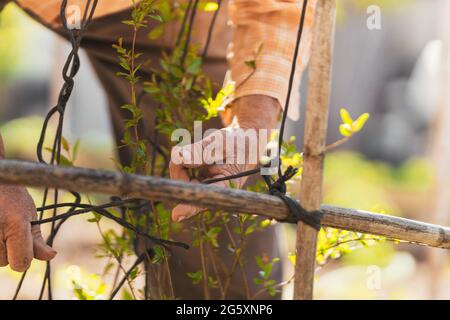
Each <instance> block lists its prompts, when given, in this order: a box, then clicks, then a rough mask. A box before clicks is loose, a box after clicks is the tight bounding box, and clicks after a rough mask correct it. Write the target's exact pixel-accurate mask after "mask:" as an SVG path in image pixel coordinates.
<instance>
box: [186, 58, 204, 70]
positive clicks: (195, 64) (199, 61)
mask: <svg viewBox="0 0 450 320" xmlns="http://www.w3.org/2000/svg"><path fill="white" fill-rule="evenodd" d="M201 65H202V58H200V57H198V58H195V59H194V60H193V61H192V62H191V63H190V64H189V66H188V67H187V69H186V72H187V73H191V74H197V73H198V72H199V71H200V67H201Z"/></svg>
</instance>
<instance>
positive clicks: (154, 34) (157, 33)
mask: <svg viewBox="0 0 450 320" xmlns="http://www.w3.org/2000/svg"><path fill="white" fill-rule="evenodd" d="M164 30H165V26H164V25H163V24H159V25H157V26H156V27H154V28H153V29H152V30H151V31H150V32H149V33H148V37H149V39H150V40H156V39H158V38H159V37H161V36H162V35H163V33H164Z"/></svg>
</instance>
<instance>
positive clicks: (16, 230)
mask: <svg viewBox="0 0 450 320" xmlns="http://www.w3.org/2000/svg"><path fill="white" fill-rule="evenodd" d="M6 251H7V257H8V261H9V265H10V266H11V269H13V270H14V271H18V272H24V271H25V270H27V269H28V267H29V266H30V264H31V260H32V259H33V238H32V236H31V224H30V220H28V219H22V220H19V221H15V222H12V223H11V225H10V226H9V230H8V234H7V235H6Z"/></svg>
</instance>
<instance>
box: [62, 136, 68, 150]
mask: <svg viewBox="0 0 450 320" xmlns="http://www.w3.org/2000/svg"><path fill="white" fill-rule="evenodd" d="M61 144H62V147H63V149H64V150H65V151H67V152H69V150H70V144H69V141H67V139H66V138H64V137H61Z"/></svg>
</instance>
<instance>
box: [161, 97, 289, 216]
mask: <svg viewBox="0 0 450 320" xmlns="http://www.w3.org/2000/svg"><path fill="white" fill-rule="evenodd" d="M280 111H281V107H280V104H279V103H278V101H277V100H276V99H273V98H271V97H268V96H263V95H252V96H245V97H242V98H239V99H237V100H236V101H235V102H233V105H232V106H231V112H232V122H231V124H230V125H229V126H228V127H226V128H224V129H221V130H219V131H216V132H215V133H213V134H211V135H208V136H207V137H205V138H204V139H203V140H201V141H199V142H196V143H193V144H190V145H187V146H184V147H174V148H173V149H172V159H171V161H170V166H169V168H170V177H171V178H172V179H176V180H181V181H186V182H189V181H192V182H199V180H200V181H202V180H207V179H215V178H222V177H226V176H231V175H235V174H238V173H240V172H243V171H247V170H251V169H254V168H255V167H256V166H257V165H258V162H259V159H260V156H261V155H262V154H263V152H264V150H262V149H265V145H264V146H261V145H260V148H254V146H255V143H256V145H258V139H259V138H260V135H261V134H266V135H267V136H266V137H263V139H262V141H267V139H268V136H269V135H270V130H271V129H275V128H276V126H277V121H278V116H279V114H280ZM242 129H243V130H242ZM249 129H250V130H251V129H253V130H252V131H253V132H249V131H247V130H249ZM260 129H267V130H265V131H261V130H260ZM253 133H255V134H256V137H255V135H254V134H253ZM249 137H253V138H256V141H249V140H250V138H249ZM232 139H234V143H233V144H232V146H230V144H229V143H230V141H231V140H232ZM218 140H220V141H221V144H222V145H223V153H221V154H218V153H215V152H213V151H211V150H212V149H213V148H214V147H213V146H214V145H216V146H217V141H218ZM238 140H240V141H243V142H244V143H236V142H237V141H238ZM252 140H253V139H252ZM227 143H228V146H227ZM252 144H253V147H252ZM219 145H220V143H219ZM208 146H209V147H208ZM195 160H197V161H195ZM199 160H200V161H199ZM242 160H244V161H242ZM189 169H195V170H196V172H197V174H198V176H197V178H198V179H191V177H190V176H189V172H188V170H189ZM246 180H247V177H242V178H238V179H234V180H232V185H233V186H235V187H238V188H241V187H242V186H243V185H244V183H245V181H246ZM214 185H217V186H223V187H229V186H230V181H219V182H216V183H214ZM204 210H205V208H199V207H195V206H191V205H186V204H180V205H178V206H176V207H175V208H174V209H173V211H172V219H173V220H174V221H182V220H184V219H187V218H190V217H192V216H194V215H196V214H198V213H200V212H201V211H204Z"/></svg>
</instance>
